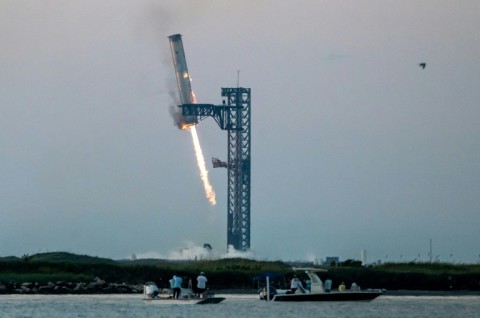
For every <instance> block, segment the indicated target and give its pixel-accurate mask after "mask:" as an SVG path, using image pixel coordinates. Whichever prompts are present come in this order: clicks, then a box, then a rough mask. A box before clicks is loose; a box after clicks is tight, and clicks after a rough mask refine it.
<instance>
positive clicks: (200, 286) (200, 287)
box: [197, 272, 208, 297]
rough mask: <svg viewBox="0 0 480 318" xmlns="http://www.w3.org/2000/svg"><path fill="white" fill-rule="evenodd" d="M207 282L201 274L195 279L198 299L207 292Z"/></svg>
mask: <svg viewBox="0 0 480 318" xmlns="http://www.w3.org/2000/svg"><path fill="white" fill-rule="evenodd" d="M207 282H208V279H207V277H205V273H204V272H201V273H200V275H198V277H197V293H199V294H200V297H202V295H203V294H204V293H205V291H206V290H207Z"/></svg>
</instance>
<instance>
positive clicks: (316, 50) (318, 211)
mask: <svg viewBox="0 0 480 318" xmlns="http://www.w3.org/2000/svg"><path fill="white" fill-rule="evenodd" d="M479 29H480V2H478V1H476V0H459V1H449V0H432V1H417V0H405V1H393V0H368V1H367V0H345V1H334V0H301V1H298V0H295V1H293V0H291V1H290V0H275V1H274V0H265V1H258V0H256V1H253V0H246V1H227V0H225V1H218V0H217V1H214V0H191V1H186V0H161V1H160V0H158V1H154V0H135V1H133V0H131V1H130V0H128V1H127V0H104V1H93V0H84V1H61V0H44V1H34V0H0V44H1V50H0V217H1V222H0V256H9V255H17V256H21V255H24V254H34V253H41V252H52V251H67V252H72V253H77V254H88V255H93V256H100V257H108V258H113V259H122V258H129V257H131V256H132V255H133V254H135V255H136V256H137V257H159V258H182V257H185V256H186V255H188V256H189V257H190V256H191V255H199V253H200V254H201V253H202V251H201V250H202V248H201V246H203V244H204V243H209V244H210V245H211V246H212V247H213V249H214V251H215V253H216V255H225V254H226V253H227V246H226V236H227V229H226V223H227V220H226V216H227V173H226V170H225V169H212V166H211V164H210V158H211V157H217V158H220V159H222V160H225V159H226V158H227V134H226V132H225V131H222V130H220V129H219V128H218V127H217V126H216V123H215V122H214V121H213V120H212V119H206V120H204V121H202V122H201V123H200V124H199V126H198V127H197V131H198V134H199V138H200V142H201V144H202V147H203V151H204V154H205V157H206V161H207V163H209V166H208V169H209V177H210V180H211V182H212V185H213V187H214V190H215V192H216V196H217V205H215V206H211V205H210V204H209V202H208V200H207V199H206V198H205V196H204V190H203V186H202V182H201V180H200V177H199V172H198V169H197V167H196V163H195V156H194V152H193V146H192V141H191V137H190V134H189V133H188V132H184V131H180V130H178V129H177V128H176V127H175V126H174V123H173V120H172V118H171V116H170V114H169V107H170V106H171V105H174V104H175V101H174V99H173V98H172V92H175V93H176V82H175V77H174V76H175V74H174V70H173V64H172V59H171V54H170V48H169V44H168V39H167V37H168V36H169V35H172V34H176V33H181V34H182V35H183V43H184V47H185V53H186V58H187V64H188V67H189V71H190V75H191V77H192V87H193V89H194V91H195V93H196V96H197V100H198V101H199V102H201V103H213V104H220V103H221V96H220V92H221V88H222V87H236V85H237V80H238V81H239V83H240V86H242V87H249V88H251V90H252V115H251V116H252V117H251V118H252V128H251V129H252V130H251V134H252V135H251V138H252V149H251V153H252V175H251V182H252V183H251V251H250V252H249V253H248V256H249V257H255V258H258V259H268V260H279V259H280V260H313V261H321V260H323V259H325V257H327V256H338V257H340V259H341V260H345V259H360V256H361V251H362V250H365V251H366V255H367V262H374V261H378V260H380V261H395V262H397V261H414V260H416V261H428V260H429V251H430V242H432V258H433V259H434V260H438V261H444V262H456V263H458V262H460V263H478V262H480V248H479V243H480V235H479V225H480V193H479V192H480V160H479V157H480V125H479V124H478V123H479V122H480V104H479V101H480V90H479V88H478V86H479V83H480V60H479V56H480V34H479V32H478V30H479ZM421 62H425V63H427V66H426V68H425V69H422V68H421V67H419V65H418V64H419V63H421ZM238 71H240V73H239V74H240V75H239V78H238V77H237V75H238ZM230 255H232V254H230Z"/></svg>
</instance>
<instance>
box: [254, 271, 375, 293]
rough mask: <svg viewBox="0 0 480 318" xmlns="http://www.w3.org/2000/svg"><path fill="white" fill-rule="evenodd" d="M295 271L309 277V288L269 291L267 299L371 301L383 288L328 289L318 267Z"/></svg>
mask: <svg viewBox="0 0 480 318" xmlns="http://www.w3.org/2000/svg"><path fill="white" fill-rule="evenodd" d="M293 270H296V271H304V272H305V273H306V274H307V275H308V277H309V278H310V282H311V285H310V290H307V289H304V288H298V289H297V290H296V291H295V292H294V293H289V292H287V293H277V292H274V293H272V292H270V297H268V299H269V300H272V301H371V300H373V299H375V298H377V297H378V296H380V295H382V294H383V292H384V291H383V290H380V289H375V290H360V289H358V290H345V291H333V290H332V291H328V290H325V288H324V285H323V282H322V280H321V279H320V277H318V275H317V274H316V273H317V272H326V270H324V269H319V268H293ZM267 294H268V293H265V292H263V293H261V294H260V298H261V299H265V300H267V297H266V295H267Z"/></svg>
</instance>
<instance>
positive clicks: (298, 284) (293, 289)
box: [290, 275, 302, 294]
mask: <svg viewBox="0 0 480 318" xmlns="http://www.w3.org/2000/svg"><path fill="white" fill-rule="evenodd" d="M298 288H302V282H301V281H300V279H298V277H297V275H295V276H293V278H292V281H291V282H290V293H292V294H295V292H296V291H297V289H298Z"/></svg>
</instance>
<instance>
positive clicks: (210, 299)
mask: <svg viewBox="0 0 480 318" xmlns="http://www.w3.org/2000/svg"><path fill="white" fill-rule="evenodd" d="M150 288H151V287H150V286H149V285H144V286H143V300H144V301H147V302H153V303H156V304H165V305H176V304H179V305H207V304H218V303H220V302H222V301H224V300H225V298H224V297H215V294H213V293H210V292H207V293H204V294H203V295H196V294H195V293H194V292H193V291H192V290H191V289H189V288H182V289H181V292H180V298H179V299H174V298H173V294H172V291H171V289H168V288H163V289H161V290H160V291H159V293H155V294H151V293H150V291H151V289H150Z"/></svg>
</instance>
